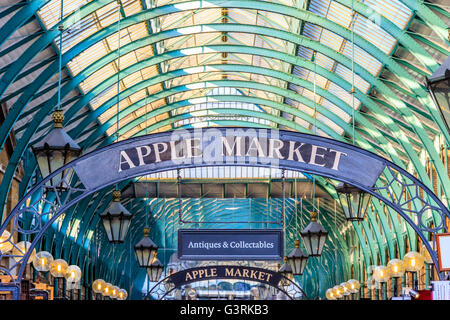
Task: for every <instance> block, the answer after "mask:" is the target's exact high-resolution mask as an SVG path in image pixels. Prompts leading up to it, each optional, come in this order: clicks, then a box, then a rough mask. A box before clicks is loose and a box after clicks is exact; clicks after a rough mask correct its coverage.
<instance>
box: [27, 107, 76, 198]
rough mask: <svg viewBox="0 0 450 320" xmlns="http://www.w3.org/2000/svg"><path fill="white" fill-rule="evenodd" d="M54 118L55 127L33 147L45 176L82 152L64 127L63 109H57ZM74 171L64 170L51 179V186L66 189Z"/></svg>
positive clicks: (42, 173) (42, 174) (40, 169)
mask: <svg viewBox="0 0 450 320" xmlns="http://www.w3.org/2000/svg"><path fill="white" fill-rule="evenodd" d="M52 120H53V123H54V129H53V130H52V131H51V132H50V133H49V134H48V135H47V136H46V137H45V138H44V139H42V140H41V141H39V142H38V143H36V144H35V145H34V146H32V147H31V150H32V151H33V153H34V156H35V157H36V161H37V164H38V167H39V171H40V172H41V176H42V177H43V178H45V177H46V176H48V175H49V174H51V173H53V172H54V171H56V170H57V169H59V168H61V167H62V166H64V165H66V164H67V163H69V162H71V161H72V160H74V159H76V158H78V156H79V155H80V154H81V148H80V146H78V144H77V143H76V142H75V141H73V140H72V138H71V137H70V136H69V135H68V134H67V133H66V132H65V131H64V129H63V126H62V124H63V122H64V113H63V111H62V110H55V111H54V112H53V114H52ZM73 172H74V171H73V170H71V169H68V170H64V171H62V172H61V173H59V174H58V175H56V176H55V177H53V178H52V179H51V180H50V186H52V187H56V188H57V189H59V190H66V189H67V188H68V186H69V185H70V181H71V179H72V176H73Z"/></svg>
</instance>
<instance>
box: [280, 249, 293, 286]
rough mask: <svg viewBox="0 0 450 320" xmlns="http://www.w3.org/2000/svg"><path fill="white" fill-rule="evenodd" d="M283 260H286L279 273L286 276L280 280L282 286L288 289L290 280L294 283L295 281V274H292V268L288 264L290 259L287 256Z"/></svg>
mask: <svg viewBox="0 0 450 320" xmlns="http://www.w3.org/2000/svg"><path fill="white" fill-rule="evenodd" d="M283 260H284V264H283V265H282V266H281V268H280V270H278V272H279V273H281V275H283V276H284V277H282V278H281V280H280V282H281V285H282V286H284V287H287V286H289V284H290V281H289V280H291V281H292V280H293V279H294V274H293V273H292V269H291V266H290V264H289V263H288V257H286V256H285V257H284V259H283Z"/></svg>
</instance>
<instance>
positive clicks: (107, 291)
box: [102, 282, 113, 297]
mask: <svg viewBox="0 0 450 320" xmlns="http://www.w3.org/2000/svg"><path fill="white" fill-rule="evenodd" d="M112 291H113V285H112V284H111V283H109V282H107V283H105V286H104V287H103V291H102V294H103V296H104V297H111V295H112Z"/></svg>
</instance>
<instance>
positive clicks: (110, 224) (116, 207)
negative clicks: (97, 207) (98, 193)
mask: <svg viewBox="0 0 450 320" xmlns="http://www.w3.org/2000/svg"><path fill="white" fill-rule="evenodd" d="M132 217H133V216H132V215H131V213H130V212H129V211H128V210H127V209H126V208H125V207H124V206H123V205H122V203H120V190H114V191H113V202H112V203H111V204H110V206H109V208H108V209H107V210H106V211H105V212H103V213H101V214H100V218H101V219H102V222H103V227H104V228H105V231H106V234H107V236H108V240H109V242H111V243H122V242H124V240H125V237H126V235H127V232H128V228H129V226H130V222H131V218H132Z"/></svg>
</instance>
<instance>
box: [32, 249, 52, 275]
mask: <svg viewBox="0 0 450 320" xmlns="http://www.w3.org/2000/svg"><path fill="white" fill-rule="evenodd" d="M52 261H53V256H52V254H51V253H50V252H48V251H40V252H38V253H37V254H36V256H35V257H34V259H33V267H34V268H35V269H36V270H37V271H39V272H47V271H48V270H50V263H51V262H52Z"/></svg>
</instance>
